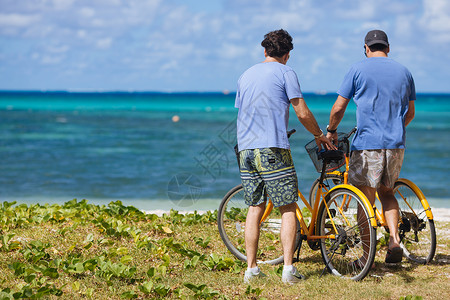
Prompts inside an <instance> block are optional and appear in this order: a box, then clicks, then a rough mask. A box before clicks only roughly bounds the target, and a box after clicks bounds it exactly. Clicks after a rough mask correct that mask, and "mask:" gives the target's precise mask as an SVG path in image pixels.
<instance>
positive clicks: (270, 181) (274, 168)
mask: <svg viewBox="0 0 450 300" xmlns="http://www.w3.org/2000/svg"><path fill="white" fill-rule="evenodd" d="M239 160H240V164H239V169H240V173H241V179H242V186H243V187H244V198H245V203H246V204H247V205H249V206H256V205H259V204H261V203H263V202H264V201H266V198H265V195H264V193H263V191H264V188H265V189H266V191H267V195H268V197H269V198H270V199H271V200H272V202H273V205H274V206H275V207H280V206H283V205H287V204H290V203H293V202H295V201H297V199H298V182H297V174H296V172H295V168H294V163H293V161H292V156H291V151H290V150H289V149H280V148H260V149H251V150H242V151H241V152H239Z"/></svg>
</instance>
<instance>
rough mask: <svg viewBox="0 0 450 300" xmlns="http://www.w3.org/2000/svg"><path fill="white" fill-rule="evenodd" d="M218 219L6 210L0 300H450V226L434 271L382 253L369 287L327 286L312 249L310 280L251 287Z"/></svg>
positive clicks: (1, 218)
mask: <svg viewBox="0 0 450 300" xmlns="http://www.w3.org/2000/svg"><path fill="white" fill-rule="evenodd" d="M216 219H217V214H216V212H208V213H206V214H198V213H191V214H186V215H183V214H179V213H178V212H176V211H171V212H170V213H167V214H165V215H163V216H162V217H158V216H156V215H152V214H144V213H142V212H140V211H139V210H137V209H136V208H134V207H131V206H123V205H122V203H121V202H120V201H117V202H112V203H110V204H109V205H108V206H97V205H92V204H88V202H87V201H85V200H83V201H76V200H73V201H69V202H67V203H65V204H63V205H51V206H50V205H39V204H36V205H29V206H27V205H23V204H22V205H15V204H14V203H7V202H4V203H3V204H0V271H1V272H0V299H17V298H41V297H44V298H50V299H53V298H54V299H57V298H59V299H86V298H87V299H89V298H92V299H133V298H139V299H144V298H161V299H162V298H164V299H166V298H169V299H170V298H172V299H221V298H223V299H248V298H253V299H261V298H266V299H273V298H281V299H296V298H298V299H316V298H323V299H327V298H328V299H450V280H449V279H450V269H449V258H450V256H449V249H450V247H449V246H450V237H449V235H450V234H449V232H450V224H449V223H437V224H436V225H437V234H438V247H437V251H436V255H435V259H434V260H433V261H432V262H431V263H430V264H428V265H418V264H414V263H410V262H408V261H405V262H403V263H402V264H401V266H398V267H390V268H388V267H385V265H384V263H383V259H384V255H385V253H386V251H385V249H384V248H383V247H382V248H381V249H380V251H378V254H377V258H376V261H375V264H376V268H375V269H374V270H372V271H371V272H370V274H369V276H368V277H366V279H364V280H363V281H361V282H353V281H350V280H344V279H341V278H337V277H335V276H331V275H328V274H326V275H324V276H322V277H320V274H321V272H322V270H323V268H324V264H323V262H322V258H321V257H320V253H319V252H318V251H312V250H310V249H309V248H308V247H307V245H306V244H304V245H303V247H302V251H301V256H300V262H298V263H296V267H297V268H298V269H299V271H300V272H301V273H303V274H304V275H306V277H307V280H305V281H304V282H303V283H300V284H297V285H295V286H287V285H284V284H282V283H281V279H280V272H281V266H261V268H262V270H263V272H265V273H266V274H268V275H269V276H268V277H266V278H264V279H261V280H258V281H255V282H254V283H252V284H251V285H246V284H244V283H243V274H244V271H245V268H246V265H245V263H243V262H241V261H238V260H236V259H235V258H234V257H233V256H232V255H231V254H230V253H229V252H228V251H227V249H226V248H225V246H224V245H223V243H222V241H221V239H220V236H219V233H218V230H217V225H216ZM378 230H381V229H378ZM421 297H422V298H421Z"/></svg>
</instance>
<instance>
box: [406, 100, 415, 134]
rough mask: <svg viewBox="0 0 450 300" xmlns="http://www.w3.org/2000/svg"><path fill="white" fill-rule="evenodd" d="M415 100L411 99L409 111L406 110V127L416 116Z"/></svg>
mask: <svg viewBox="0 0 450 300" xmlns="http://www.w3.org/2000/svg"><path fill="white" fill-rule="evenodd" d="M414 102H415V101H413V100H412V101H409V104H408V111H407V112H406V116H405V127H406V126H408V124H409V123H411V121H412V120H413V119H414V116H415V114H416V107H415V105H414Z"/></svg>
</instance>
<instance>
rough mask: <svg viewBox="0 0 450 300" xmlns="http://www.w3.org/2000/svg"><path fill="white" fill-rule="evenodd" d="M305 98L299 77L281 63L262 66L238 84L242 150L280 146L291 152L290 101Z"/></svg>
mask: <svg viewBox="0 0 450 300" xmlns="http://www.w3.org/2000/svg"><path fill="white" fill-rule="evenodd" d="M294 98H303V95H302V92H301V90H300V84H299V83H298V78H297V74H295V72H294V70H293V69H292V68H291V67H288V66H286V65H283V64H281V63H278V62H266V63H259V64H256V65H254V66H253V67H251V68H250V69H248V70H247V71H245V72H244V73H243V74H242V75H241V77H240V78H239V81H238V87H237V93H236V103H235V107H237V108H239V113H238V119H237V140H238V148H239V151H242V150H245V149H257V148H269V147H276V148H282V149H289V141H288V138H287V126H288V121H289V105H290V99H294Z"/></svg>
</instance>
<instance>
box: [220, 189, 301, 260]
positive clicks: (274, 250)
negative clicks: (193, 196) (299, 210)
mask: <svg viewBox="0 0 450 300" xmlns="http://www.w3.org/2000/svg"><path fill="white" fill-rule="evenodd" d="M247 212H248V206H247V205H246V204H245V202H244V189H243V188H242V185H238V186H236V187H234V188H233V189H231V190H230V191H229V192H228V193H227V194H226V195H225V197H224V198H223V200H222V202H221V203H220V207H219V211H218V227H219V233H220V237H221V238H222V240H223V242H224V243H225V245H226V246H227V248H228V250H230V252H231V253H232V254H233V255H234V256H236V257H237V258H238V259H240V260H242V261H246V260H247V257H246V254H245V236H244V231H245V219H246V217H247ZM297 223H298V222H297ZM280 228H281V214H280V212H279V210H278V209H273V210H272V212H271V213H270V215H269V216H268V217H267V218H266V220H265V221H264V222H263V223H262V224H261V227H260V236H259V244H258V252H257V257H256V258H257V261H258V263H260V264H279V263H282V262H283V249H282V245H281V240H280ZM299 239H300V234H299V233H298V234H297V235H296V245H297V244H298V241H299Z"/></svg>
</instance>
